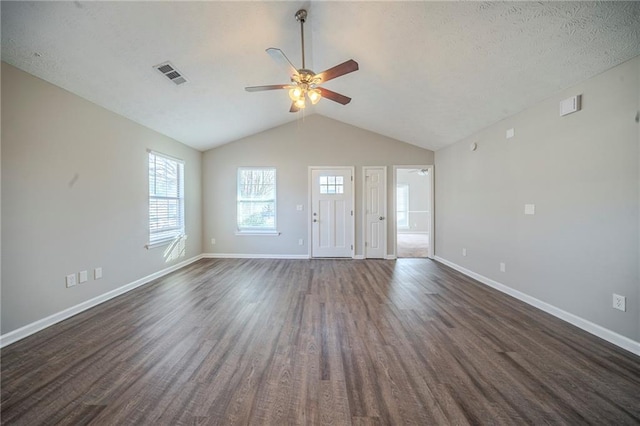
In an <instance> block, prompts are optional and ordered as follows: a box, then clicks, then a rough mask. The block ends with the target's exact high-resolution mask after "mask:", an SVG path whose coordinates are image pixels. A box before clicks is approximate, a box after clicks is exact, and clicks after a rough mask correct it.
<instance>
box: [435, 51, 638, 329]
mask: <svg viewBox="0 0 640 426" xmlns="http://www.w3.org/2000/svg"><path fill="white" fill-rule="evenodd" d="M639 75H640V58H635V59H634V60H631V61H628V62H626V63H624V64H622V65H620V66H617V67H615V68H613V69H611V70H609V71H607V72H605V73H603V74H601V75H599V76H596V77H594V78H592V79H590V80H587V81H585V82H583V83H582V84H579V85H577V86H575V87H572V88H570V89H568V90H563V91H562V92H561V93H559V94H558V95H557V96H554V97H552V98H551V99H548V100H547V101H544V102H541V103H539V104H538V105H536V106H534V107H532V108H530V109H528V110H526V111H524V112H522V113H520V114H517V115H515V116H513V117H511V118H509V119H506V120H503V121H501V122H499V123H497V124H495V125H493V126H490V127H489V128H487V129H484V130H483V131H481V132H479V133H476V134H474V135H473V136H471V137H469V138H467V139H465V140H463V141H461V142H459V143H457V144H455V145H453V146H450V147H448V148H445V149H442V150H439V151H437V152H436V167H435V173H436V176H435V178H436V234H435V235H436V255H437V256H439V257H442V258H444V259H446V260H449V261H451V262H453V263H455V264H458V265H460V266H462V267H464V268H467V269H469V270H471V271H473V272H476V273H478V274H480V275H483V276H485V277H488V278H490V279H493V280H495V281H498V282H500V283H502V284H505V285H507V286H509V287H511V288H513V289H515V290H518V291H520V292H523V293H525V294H527V295H529V296H533V297H535V298H537V299H539V300H542V301H543V302H546V303H549V304H551V305H553V306H555V307H557V308H560V309H562V310H564V311H567V312H569V313H572V314H574V315H577V316H579V317H581V318H583V319H586V320H588V321H591V322H593V323H595V324H598V325H600V326H602V327H605V328H607V329H609V330H612V331H614V332H617V333H619V334H621V335H623V336H626V337H628V338H631V339H633V340H635V341H640V314H639V310H638V304H639V301H640V294H639V293H640V290H639V286H640V284H639V271H638V264H639V250H638V245H639V235H640V232H639V231H640V229H639V217H640V210H639V208H640V202H639V200H640V197H639V190H640V181H639V173H640V167H639V164H640V159H639V146H640V137H639V135H638V132H639V130H638V123H637V122H636V120H635V116H636V114H637V113H638V110H639V109H640V106H639V104H640V101H639V92H640V82H639V77H638V76H639ZM576 94H583V109H582V111H579V112H577V113H574V114H571V115H568V116H565V117H560V116H559V102H560V100H562V99H564V98H566V97H569V96H572V95H576ZM509 128H514V129H515V138H513V139H509V140H506V139H505V131H506V130H507V129H509ZM472 142H477V144H478V149H477V151H470V150H469V145H470V144H471V143H472ZM527 203H531V204H535V209H536V212H535V215H533V216H530V215H524V205H525V204H527ZM463 247H464V248H467V256H466V257H463V256H462V254H461V250H462V248H463ZM500 262H505V263H506V272H504V273H503V272H500V271H499V263H500ZM612 293H617V294H621V295H624V296H626V297H627V312H620V311H617V310H614V309H612Z"/></svg>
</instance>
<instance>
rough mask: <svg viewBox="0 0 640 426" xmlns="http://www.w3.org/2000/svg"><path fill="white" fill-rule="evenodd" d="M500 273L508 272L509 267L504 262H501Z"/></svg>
mask: <svg viewBox="0 0 640 426" xmlns="http://www.w3.org/2000/svg"><path fill="white" fill-rule="evenodd" d="M500 272H507V265H506V264H505V263H504V262H500Z"/></svg>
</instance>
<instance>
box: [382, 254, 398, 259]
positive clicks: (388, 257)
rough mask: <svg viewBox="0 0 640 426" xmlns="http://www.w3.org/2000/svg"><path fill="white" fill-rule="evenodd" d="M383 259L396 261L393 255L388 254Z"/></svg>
mask: <svg viewBox="0 0 640 426" xmlns="http://www.w3.org/2000/svg"><path fill="white" fill-rule="evenodd" d="M384 258H385V260H396V259H397V257H396V255H395V254H388V255H386V256H385V257H384Z"/></svg>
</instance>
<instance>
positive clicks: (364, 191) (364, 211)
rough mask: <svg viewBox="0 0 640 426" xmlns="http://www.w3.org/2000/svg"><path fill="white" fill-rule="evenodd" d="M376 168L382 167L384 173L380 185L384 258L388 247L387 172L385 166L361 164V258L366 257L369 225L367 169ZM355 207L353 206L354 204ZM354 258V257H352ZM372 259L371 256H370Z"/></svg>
mask: <svg viewBox="0 0 640 426" xmlns="http://www.w3.org/2000/svg"><path fill="white" fill-rule="evenodd" d="M378 169H382V172H383V175H384V182H383V185H382V188H383V189H382V191H383V194H382V198H383V204H384V209H385V212H384V217H385V219H384V220H385V224H384V232H385V235H384V247H383V249H382V253H383V255H382V256H383V257H382V258H383V259H384V258H385V256H387V252H388V247H389V242H388V241H387V240H388V239H389V214H388V213H389V206H388V204H387V203H388V201H387V192H388V191H387V186H388V185H387V174H388V170H387V166H362V256H363V258H365V259H367V258H368V257H367V237H368V236H369V235H368V234H369V227H368V226H367V196H368V192H367V171H369V170H378ZM354 208H355V206H354ZM354 258H355V257H354ZM372 259H373V258H372Z"/></svg>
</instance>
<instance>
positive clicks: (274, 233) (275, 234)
mask: <svg viewBox="0 0 640 426" xmlns="http://www.w3.org/2000/svg"><path fill="white" fill-rule="evenodd" d="M236 235H244V236H249V237H255V236H260V237H278V236H280V232H278V231H263V232H261V231H236Z"/></svg>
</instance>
